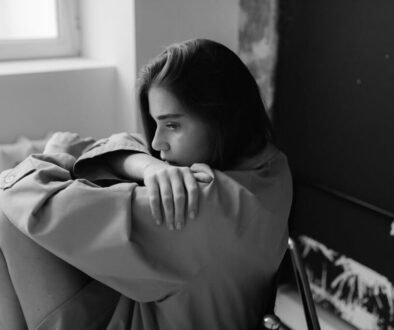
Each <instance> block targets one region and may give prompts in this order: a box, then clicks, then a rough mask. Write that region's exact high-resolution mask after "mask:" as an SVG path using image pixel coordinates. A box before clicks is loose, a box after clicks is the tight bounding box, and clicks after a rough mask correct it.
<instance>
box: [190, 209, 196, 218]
mask: <svg viewBox="0 0 394 330" xmlns="http://www.w3.org/2000/svg"><path fill="white" fill-rule="evenodd" d="M189 216H190V219H194V218H195V217H196V212H194V211H191V212H190V214H189Z"/></svg>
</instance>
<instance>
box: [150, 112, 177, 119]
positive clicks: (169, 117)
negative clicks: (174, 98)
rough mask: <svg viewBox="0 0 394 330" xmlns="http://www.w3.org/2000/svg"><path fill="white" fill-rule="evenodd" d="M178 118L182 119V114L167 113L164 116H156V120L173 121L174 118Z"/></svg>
mask: <svg viewBox="0 0 394 330" xmlns="http://www.w3.org/2000/svg"><path fill="white" fill-rule="evenodd" d="M179 117H183V114H181V113H169V114H166V115H160V116H157V118H156V119H157V120H165V119H174V118H179Z"/></svg>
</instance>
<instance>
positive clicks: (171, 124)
mask: <svg viewBox="0 0 394 330" xmlns="http://www.w3.org/2000/svg"><path fill="white" fill-rule="evenodd" d="M166 127H167V128H169V129H176V128H178V127H179V125H178V124H177V123H166Z"/></svg>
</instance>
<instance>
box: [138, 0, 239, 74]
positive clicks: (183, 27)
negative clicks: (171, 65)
mask: <svg viewBox="0 0 394 330" xmlns="http://www.w3.org/2000/svg"><path fill="white" fill-rule="evenodd" d="M238 4H239V0H135V9H136V16H135V20H136V22H135V23H136V46H137V48H136V55H137V68H140V67H141V66H142V65H143V64H145V63H146V62H148V61H149V60H150V59H151V58H153V57H154V56H156V55H157V54H158V53H159V52H160V51H161V50H162V49H163V48H164V47H165V46H167V45H169V44H172V43H174V42H179V41H184V40H187V39H192V38H208V39H213V40H216V41H219V42H221V43H223V44H225V45H226V46H227V47H229V48H230V49H232V50H233V51H235V52H237V50H238V11H239V9H238Z"/></svg>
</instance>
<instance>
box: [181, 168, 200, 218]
mask: <svg viewBox="0 0 394 330" xmlns="http://www.w3.org/2000/svg"><path fill="white" fill-rule="evenodd" d="M183 177H184V183H185V188H186V194H187V212H188V215H189V218H190V219H194V218H195V217H196V216H197V214H198V198H199V190H198V185H197V182H196V179H195V178H194V176H193V174H192V173H191V172H190V170H189V169H186V170H184V172H183Z"/></svg>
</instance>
